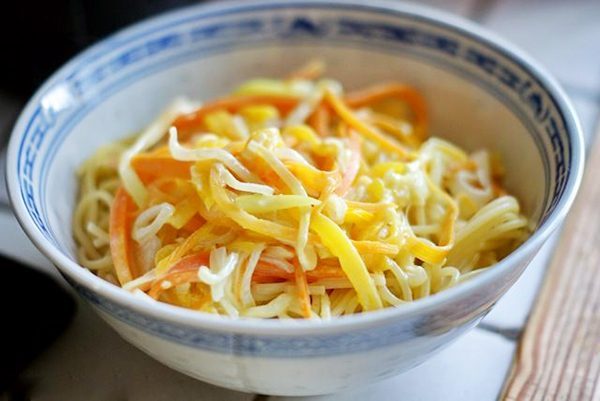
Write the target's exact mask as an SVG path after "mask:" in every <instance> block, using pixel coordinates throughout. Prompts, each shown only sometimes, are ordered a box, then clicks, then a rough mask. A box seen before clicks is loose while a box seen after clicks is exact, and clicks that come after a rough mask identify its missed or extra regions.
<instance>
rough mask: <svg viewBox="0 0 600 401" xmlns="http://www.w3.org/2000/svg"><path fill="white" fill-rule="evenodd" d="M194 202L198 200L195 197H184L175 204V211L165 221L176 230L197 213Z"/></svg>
mask: <svg viewBox="0 0 600 401" xmlns="http://www.w3.org/2000/svg"><path fill="white" fill-rule="evenodd" d="M194 202H198V199H197V198H196V197H194V198H185V199H183V200H182V201H181V202H179V203H178V204H177V205H175V213H173V215H171V217H169V220H167V223H169V224H170V225H172V226H173V227H175V228H176V229H178V230H179V229H180V228H181V227H183V226H185V225H186V224H187V222H188V221H190V219H191V218H192V217H194V215H196V213H198V208H197V207H196V206H195V205H194Z"/></svg>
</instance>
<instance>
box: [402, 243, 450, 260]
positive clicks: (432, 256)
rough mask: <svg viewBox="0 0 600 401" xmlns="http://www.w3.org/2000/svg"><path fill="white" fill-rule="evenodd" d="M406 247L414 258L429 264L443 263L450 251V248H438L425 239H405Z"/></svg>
mask: <svg viewBox="0 0 600 401" xmlns="http://www.w3.org/2000/svg"><path fill="white" fill-rule="evenodd" d="M406 245H407V247H408V250H409V251H410V253H412V254H413V255H415V257H417V258H418V259H421V260H422V261H424V262H427V263H431V264H438V263H441V262H443V261H444V259H445V258H446V256H447V255H448V252H449V251H450V246H438V245H435V244H434V243H433V242H431V241H429V240H427V239H425V238H417V237H414V236H409V237H408V238H406Z"/></svg>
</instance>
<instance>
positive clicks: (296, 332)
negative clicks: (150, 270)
mask: <svg viewBox="0 0 600 401" xmlns="http://www.w3.org/2000/svg"><path fill="white" fill-rule="evenodd" d="M315 57H320V58H322V59H323V60H325V61H326V62H327V65H328V67H329V68H328V73H329V75H330V76H332V77H335V78H337V79H340V80H341V81H343V82H344V83H345V84H346V86H347V87H360V86H362V85H365V84H368V83H374V82H379V81H384V80H399V81H403V82H407V83H410V84H411V85H414V86H415V87H417V88H418V89H419V90H420V91H422V92H423V93H424V94H425V96H426V98H427V101H428V103H429V105H430V109H431V119H432V125H431V132H432V133H433V134H435V135H439V136H442V137H446V138H449V139H451V140H453V141H455V142H457V143H459V144H460V145H462V146H464V147H466V148H467V149H472V150H474V149H476V148H479V147H488V148H490V149H495V150H498V151H499V152H500V153H501V154H502V157H503V159H504V162H505V164H506V167H507V177H506V185H507V186H508V188H509V189H510V191H511V192H512V193H514V194H516V195H517V196H518V197H519V199H520V200H521V202H522V205H523V207H524V211H525V213H526V214H527V215H528V216H529V217H530V218H531V219H532V220H533V221H535V222H537V229H536V231H535V233H534V234H533V235H532V236H531V238H529V239H528V240H527V241H526V242H525V243H524V244H523V245H522V246H521V247H520V248H519V249H518V250H517V251H515V252H514V253H512V254H511V255H510V256H508V257H507V258H506V259H504V260H503V261H502V262H500V263H499V264H498V265H497V266H495V267H494V268H493V269H490V270H489V271H488V272H485V273H484V274H481V275H479V276H477V277H475V278H474V279H472V280H470V281H469V282H467V283H464V284H462V285H459V286H457V287H455V288H452V289H449V290H447V291H445V292H443V293H441V294H438V295H434V296H431V297H429V298H427V299H424V300H420V301H417V302H414V303H412V304H410V305H408V306H405V307H402V308H397V309H387V310H383V311H379V312H373V313H367V314H361V315H356V316H349V317H344V318H340V319H336V320H332V321H329V322H315V321H261V320H244V319H240V320H231V319H228V318H221V317H218V316H209V315H206V314H202V313H197V312H192V311H189V310H185V309H180V308H177V307H173V306H170V305H166V304H158V303H149V302H146V301H144V300H142V299H138V298H136V297H135V296H133V295H131V294H129V293H128V292H126V291H124V290H122V289H120V288H118V287H115V286H113V285H111V284H109V283H107V282H104V281H102V280H101V279H99V278H98V277H96V276H95V275H93V274H92V273H90V272H89V271H87V270H86V269H84V268H82V267H81V266H79V265H78V264H77V261H76V258H75V251H74V244H73V239H72V237H71V224H70V222H71V215H72V212H73V205H74V202H75V194H76V180H75V169H76V168H77V166H79V164H80V163H81V162H82V161H83V160H84V159H85V158H87V157H88V156H89V155H90V154H91V153H92V152H93V151H94V150H95V149H96V148H97V147H98V146H100V145H101V144H104V143H107V142H110V141H113V140H115V139H116V138H121V137H123V136H125V135H128V134H130V133H131V132H134V131H136V130H139V129H141V128H142V127H144V125H145V124H147V123H148V122H149V121H150V120H151V119H152V118H153V117H154V116H155V115H156V114H157V113H158V112H159V110H161V108H163V107H164V106H165V105H166V104H167V103H168V102H169V101H170V100H171V99H172V98H174V97H176V96H178V95H182V94H185V95H188V96H190V97H192V98H200V99H206V98H211V97H214V96H216V95H219V94H222V93H224V92H227V91H228V90H229V89H231V88H232V87H233V86H235V85H236V84H237V83H240V82H241V81H243V80H245V79H248V78H251V77H257V76H281V75H282V74H285V73H286V72H288V71H290V70H291V69H292V68H294V67H297V66H299V65H300V64H302V63H303V62H305V61H306V60H308V59H312V58H315ZM583 153H584V152H583V140H582V135H581V129H580V126H579V123H578V122H577V118H576V117H575V115H574V112H573V108H572V106H571V105H570V103H569V102H568V100H567V99H566V97H565V95H564V93H563V91H562V90H561V89H560V88H559V87H558V85H557V84H556V82H555V81H554V79H552V78H551V77H550V76H549V75H548V74H547V73H546V72H545V71H544V70H543V69H541V68H540V67H539V66H538V65H537V64H535V63H534V62H533V61H532V60H531V59H530V58H529V57H528V56H526V55H524V54H523V53H522V52H521V51H518V50H517V49H515V48H514V47H513V46H512V45H510V44H507V43H506V42H504V41H503V40H500V39H499V38H497V37H496V36H494V35H492V34H490V33H488V32H486V31H485V30H483V29H481V28H479V27H478V26H475V25H473V24H471V23H469V22H467V21H464V20H462V19H458V18H456V17H452V16H449V15H447V14H443V13H439V12H436V11H433V10H430V9H427V8H421V7H416V6H408V5H404V4H402V3H395V2H394V3H391V2H379V1H377V2H376V1H374V2H369V3H367V2H364V1H358V0H352V1H348V2H329V1H321V0H316V1H305V0H295V1H283V0H281V1H273V2H255V1H252V2H239V3H216V4H212V5H207V6H198V7H191V8H187V9H183V10H181V11H177V12H174V13H170V14H166V15H164V16H161V17H158V18H154V19H151V20H148V21H145V22H143V23H141V24H138V25H135V26H133V27H131V28H129V29H126V30H124V31H122V32H119V33H117V34H116V35H114V36H112V37H110V38H108V39H106V40H104V41H102V42H100V43H99V44H97V45H95V46H93V47H92V48H90V49H89V50H87V51H85V52H84V53H82V54H81V55H79V56H77V57H76V58H74V59H73V60H72V61H71V62H69V63H68V64H67V65H65V66H64V67H63V68H61V69H60V70H59V71H58V72H57V73H56V74H54V75H53V76H52V77H51V78H50V79H49V80H48V81H47V82H46V84H45V85H44V86H43V87H42V88H41V89H40V90H39V91H38V92H37V93H36V94H35V96H34V97H33V98H32V100H31V101H30V102H29V104H28V105H27V107H26V108H25V110H24V111H23V113H22V114H21V117H20V118H19V120H18V123H17V125H16V127H15V129H14V131H13V135H12V138H11V142H10V148H9V153H8V169H7V171H8V173H7V174H8V185H9V190H10V196H11V200H12V203H13V206H14V209H15V212H16V214H17V217H18V218H19V221H20V222H21V224H22V226H23V228H24V229H25V231H26V232H27V234H28V235H29V236H30V237H31V239H32V240H33V242H34V243H35V244H36V245H37V246H38V247H39V249H40V250H41V251H42V252H43V253H44V254H45V255H46V256H48V258H50V259H51V260H52V261H53V262H54V264H55V265H56V266H57V267H58V269H59V270H60V271H61V273H62V274H63V275H64V276H65V277H66V278H67V280H68V281H69V282H70V283H71V284H72V285H73V286H74V287H75V288H76V289H77V291H78V292H79V293H80V294H81V296H83V297H84V298H85V299H87V300H88V301H89V302H90V303H91V304H92V305H93V306H94V308H95V309H96V310H97V311H98V313H99V314H100V315H101V316H102V317H103V318H104V319H105V320H106V321H107V322H108V323H109V324H110V325H111V326H113V327H114V328H115V330H117V331H118V332H119V333H120V334H121V335H122V336H123V337H124V338H126V339H127V340H128V341H130V342H131V343H132V344H134V345H135V346H137V347H139V348H141V349H142V350H144V351H145V352H147V353H148V354H150V355H152V356H153V357H155V358H156V359H158V360H159V361H161V362H163V363H165V364H166V365H168V366H171V367H172V368H174V369H177V370H179V371H181V372H184V373H186V374H188V375H190V376H193V377H196V378H198V379H201V380H205V381H207V382H211V383H214V384H217V385H220V386H225V387H229V388H233V389H238V390H242V391H249V392H260V393H266V394H288V395H306V394H319V393H327V392H334V391H338V390H341V389H345V388H348V387H350V386H356V385H359V384H364V383H367V382H371V381H374V380H378V379H382V378H385V377H388V376H391V375H394V374H397V373H399V372H402V371H405V370H407V369H410V368H411V367H413V366H415V365H417V364H419V363H421V362H423V361H424V360H426V359H427V358H428V357H430V356H431V355H432V354H433V353H435V352H436V351H437V350H439V349H441V348H442V347H444V346H445V345H447V344H448V343H450V342H451V341H452V340H453V339H455V338H457V336H459V335H461V334H462V333H464V332H465V331H467V330H468V329H470V328H471V327H473V326H474V325H476V324H477V322H479V320H480V319H481V318H482V317H483V316H484V315H485V314H486V313H487V312H488V311H489V310H490V308H491V307H492V305H493V304H494V303H495V302H496V301H497V300H498V298H499V297H500V296H501V295H502V294H503V293H504V292H505V291H506V290H507V289H508V288H509V287H510V286H511V285H512V284H513V283H514V282H515V280H517V278H518V277H519V275H520V274H521V273H522V271H523V270H524V269H525V267H526V266H527V264H528V262H529V261H530V259H531V258H532V257H533V256H534V255H535V254H536V252H537V251H538V249H539V247H540V246H541V245H542V243H543V242H544V240H545V239H546V238H547V237H548V235H549V234H550V233H551V232H552V230H554V229H555V228H556V227H557V225H558V224H559V223H560V221H561V220H562V219H563V218H564V216H565V214H566V213H567V210H568V208H569V206H570V204H571V202H572V200H573V198H574V196H575V192H576V190H577V187H578V184H579V181H580V178H581V174H582V166H583ZM107 352H110V351H109V350H107ZM91 362H93V361H91Z"/></svg>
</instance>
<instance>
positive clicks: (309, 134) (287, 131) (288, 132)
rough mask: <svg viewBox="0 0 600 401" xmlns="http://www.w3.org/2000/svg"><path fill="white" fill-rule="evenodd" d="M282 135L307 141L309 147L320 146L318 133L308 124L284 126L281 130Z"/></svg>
mask: <svg viewBox="0 0 600 401" xmlns="http://www.w3.org/2000/svg"><path fill="white" fill-rule="evenodd" d="M282 136H283V137H284V138H285V137H292V138H295V139H296V140H298V141H299V142H303V143H308V144H309V145H310V146H311V148H314V147H316V146H320V145H321V143H322V141H321V138H319V135H317V133H316V132H315V130H313V129H312V128H311V127H309V126H308V125H292V126H289V127H285V128H284V129H283V132H282Z"/></svg>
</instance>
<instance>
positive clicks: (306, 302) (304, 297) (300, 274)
mask: <svg viewBox="0 0 600 401" xmlns="http://www.w3.org/2000/svg"><path fill="white" fill-rule="evenodd" d="M294 278H295V281H296V288H297V289H298V300H299V301H300V309H301V310H302V315H303V316H304V317H311V316H312V310H311V308H310V294H309V293H308V282H307V281H306V272H305V271H304V269H303V268H302V266H300V263H298V261H297V260H296V259H294Z"/></svg>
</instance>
